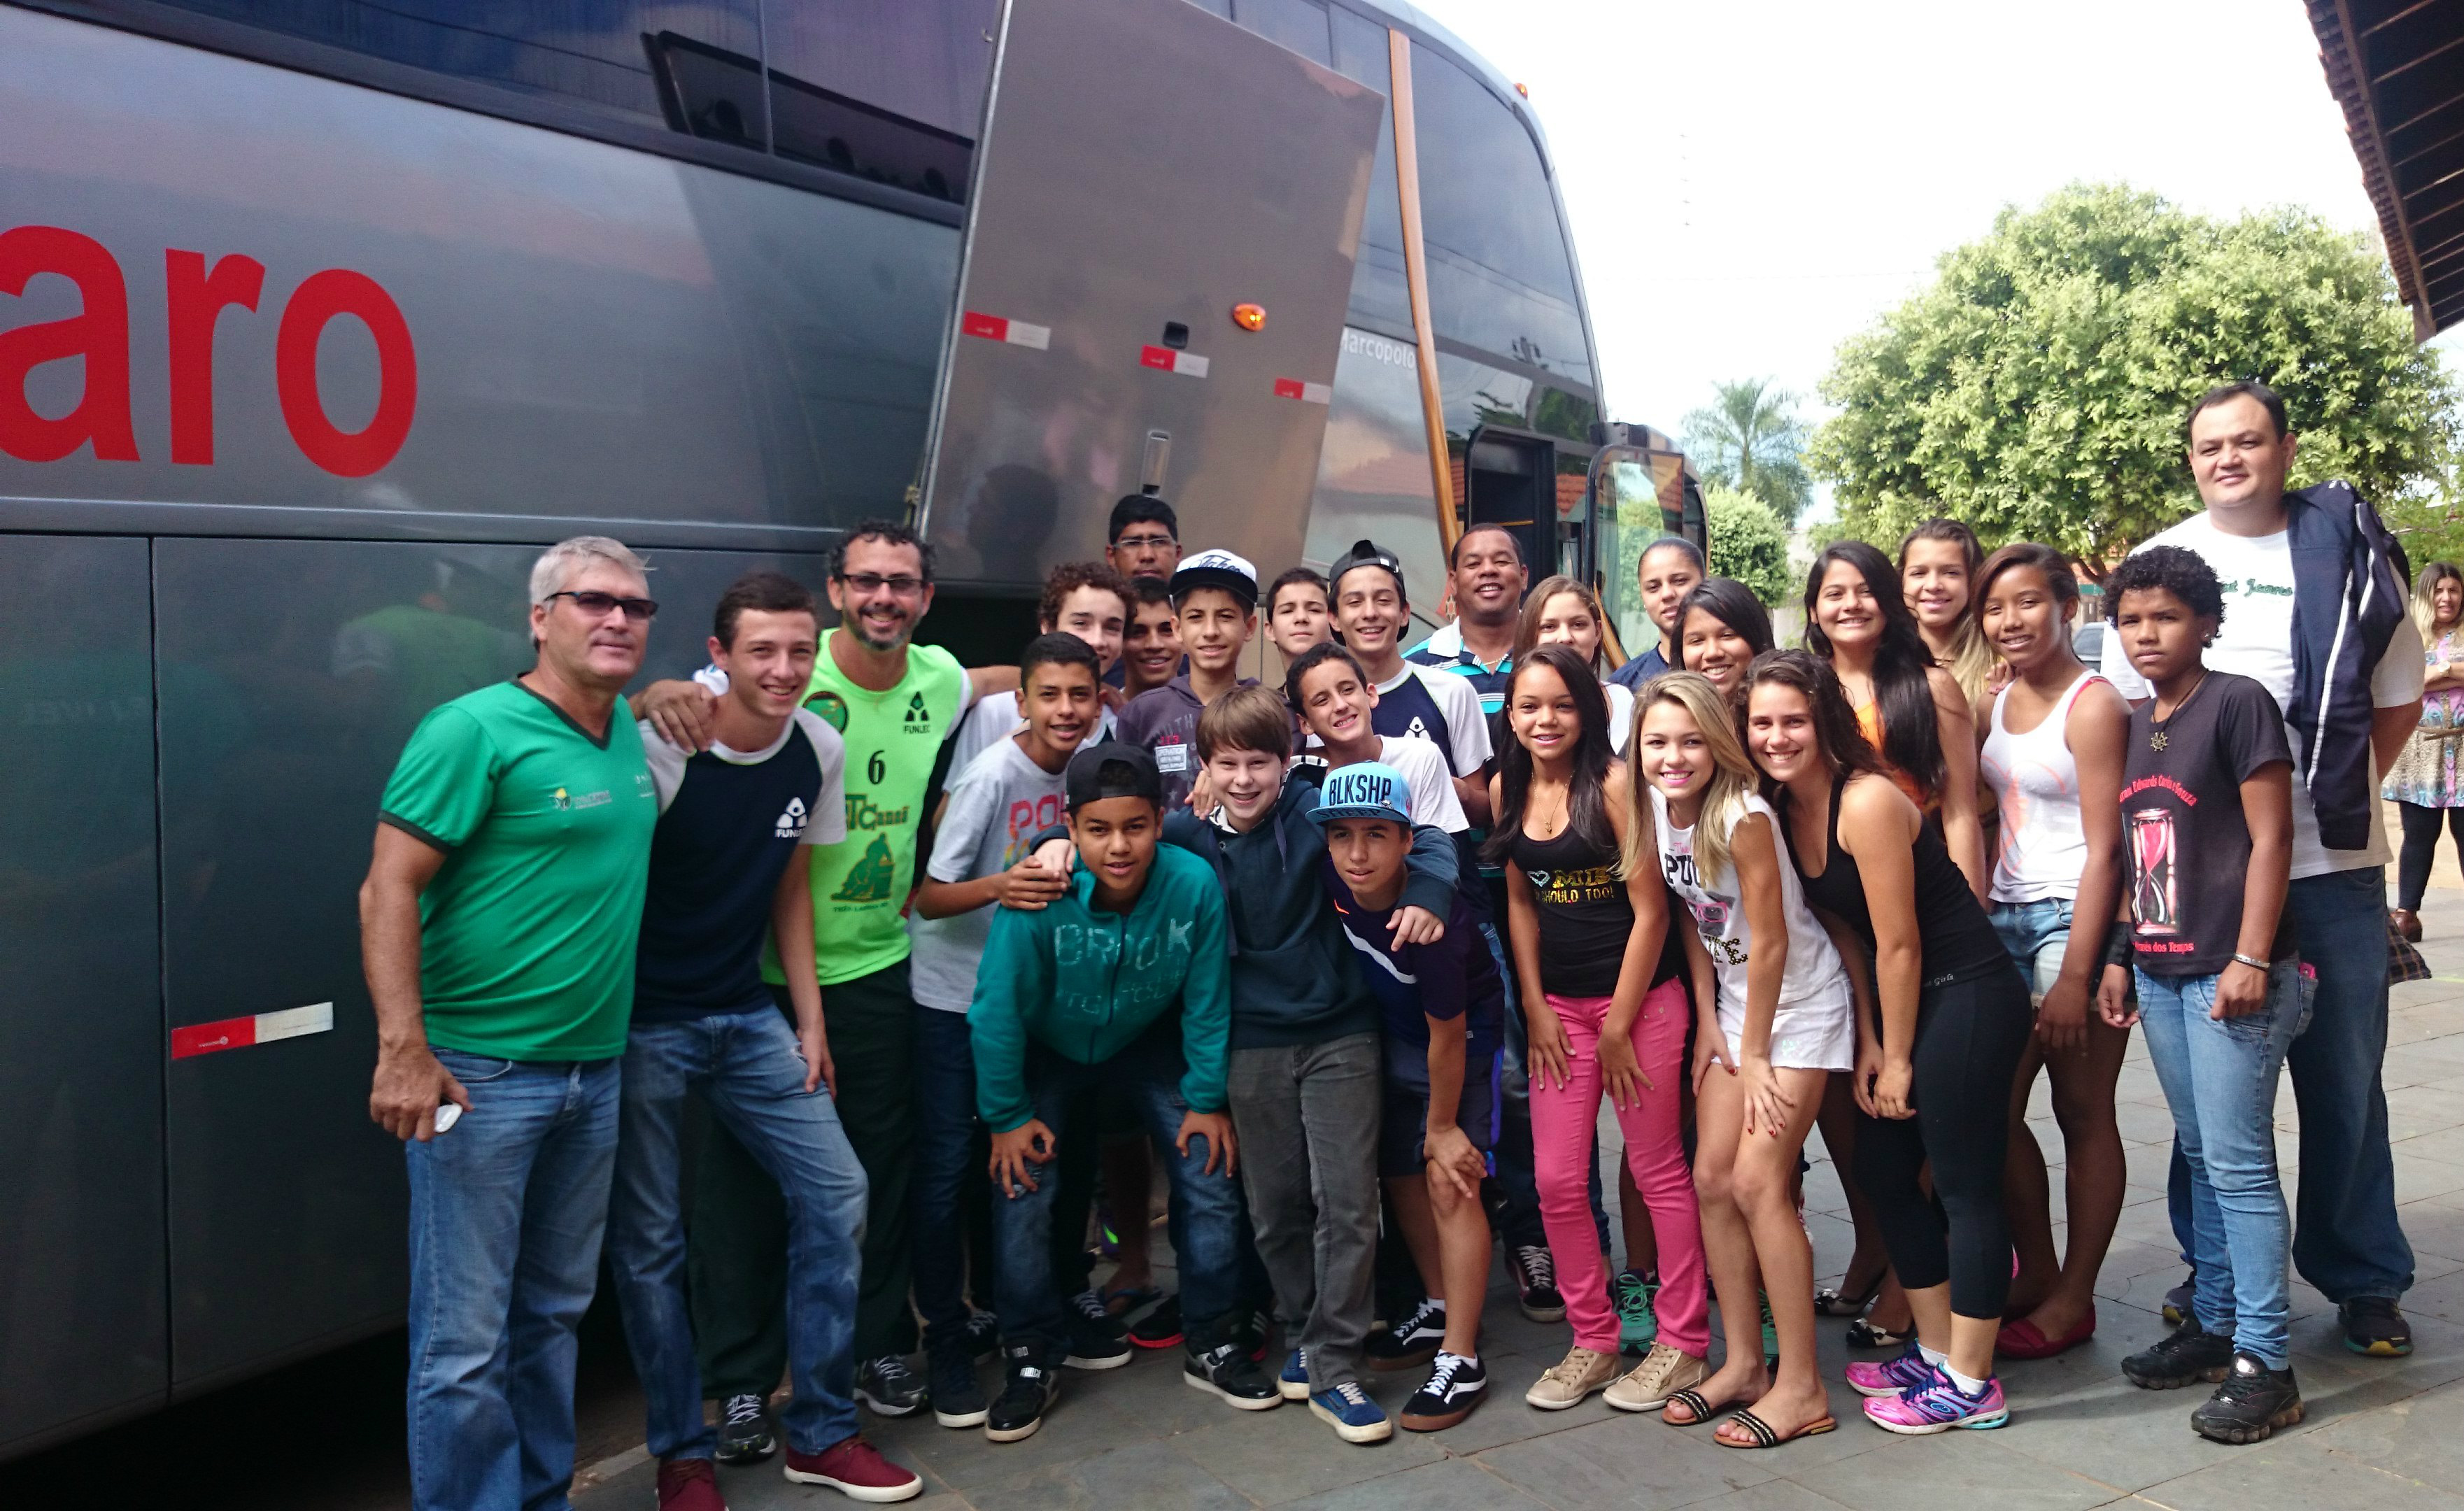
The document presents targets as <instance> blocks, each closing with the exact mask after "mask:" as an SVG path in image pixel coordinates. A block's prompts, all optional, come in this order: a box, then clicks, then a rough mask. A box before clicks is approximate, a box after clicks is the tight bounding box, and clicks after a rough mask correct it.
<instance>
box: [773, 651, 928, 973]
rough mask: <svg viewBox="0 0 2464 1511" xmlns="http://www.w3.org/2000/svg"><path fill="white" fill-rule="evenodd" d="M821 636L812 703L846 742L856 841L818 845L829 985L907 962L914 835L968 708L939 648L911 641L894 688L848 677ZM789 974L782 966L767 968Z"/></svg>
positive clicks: (820, 956) (816, 946) (817, 920)
mask: <svg viewBox="0 0 2464 1511" xmlns="http://www.w3.org/2000/svg"><path fill="white" fill-rule="evenodd" d="M841 633H843V631H841V630H835V629H833V630H828V631H825V633H824V634H823V636H822V650H821V654H820V655H818V656H816V657H814V658H813V686H812V690H810V691H808V692H806V693H805V694H804V707H806V708H808V709H811V710H812V711H813V712H816V713H819V714H820V715H821V716H822V717H823V718H824V719H825V720H827V721H828V723H829V725H830V727H831V728H832V729H835V730H837V731H838V732H839V734H840V735H841V736H842V737H843V738H844V739H845V740H846V741H847V838H846V839H845V840H843V841H841V842H840V843H836V844H819V845H815V846H813V863H812V865H813V955H814V959H815V962H816V964H817V965H818V966H819V968H820V972H819V974H820V975H821V981H822V985H824V986H833V985H836V984H837V983H839V982H841V981H852V980H854V979H855V978H856V977H857V976H860V975H870V974H872V973H874V972H875V971H883V970H887V969H889V968H890V967H891V966H893V965H896V964H897V963H898V962H899V961H901V960H904V959H906V958H907V953H908V948H909V944H908V935H907V919H906V916H905V913H904V909H906V907H907V894H908V891H909V889H910V888H911V887H912V886H913V882H914V877H915V833H916V829H917V827H918V826H919V825H920V824H921V823H922V822H923V821H924V789H925V787H926V786H927V785H928V784H929V783H930V782H931V781H932V779H933V762H934V760H935V757H936V756H938V755H940V753H941V741H942V740H944V739H946V738H948V737H949V734H950V732H951V731H952V730H954V729H956V728H957V723H958V716H959V715H960V714H962V713H964V712H966V711H967V672H966V668H963V667H961V666H959V665H958V658H957V657H956V656H953V655H951V654H950V653H949V652H948V651H946V650H943V649H942V648H941V647H939V646H908V647H907V675H906V676H904V677H902V678H900V679H899V682H898V685H897V686H896V687H894V688H891V689H890V690H888V691H886V692H874V691H872V690H869V689H866V688H860V687H857V686H856V685H855V684H854V683H852V682H849V681H848V680H847V677H846V676H845V675H844V674H842V673H841V672H840V670H839V668H838V664H837V663H836V662H834V661H832V660H831V659H830V640H831V638H832V637H833V636H836V635H839V634H841ZM764 974H766V975H767V976H768V978H769V979H770V980H773V981H777V980H781V979H783V977H781V975H780V974H779V971H778V967H777V965H776V964H775V963H774V964H771V965H769V966H767V967H766V968H765V972H764Z"/></svg>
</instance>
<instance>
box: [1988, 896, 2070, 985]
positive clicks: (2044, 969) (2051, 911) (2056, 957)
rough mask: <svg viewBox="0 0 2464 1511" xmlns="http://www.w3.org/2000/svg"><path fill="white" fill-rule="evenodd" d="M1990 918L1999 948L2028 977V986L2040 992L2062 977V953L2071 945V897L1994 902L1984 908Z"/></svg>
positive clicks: (2020, 972)
mask: <svg viewBox="0 0 2464 1511" xmlns="http://www.w3.org/2000/svg"><path fill="white" fill-rule="evenodd" d="M1985 915H1986V917H1988V918H1989V919H1991V920H1992V923H1993V931H1994V933H1996V934H1998V935H2000V936H2001V939H2002V948H2003V949H2005V950H2007V951H2009V952H2010V953H2011V960H2012V963H2013V964H2015V965H2016V966H2018V968H2019V974H2021V975H2022V976H2025V977H2026V978H2027V981H2028V990H2029V991H2031V992H2033V993H2035V995H2036V996H2044V995H2045V994H2046V993H2047V992H2050V991H2052V990H2053V989H2054V983H2055V982H2056V981H2057V980H2059V979H2060V978H2061V974H2062V955H2063V954H2064V953H2067V952H2068V951H2069V949H2070V947H2071V900H2070V899H2069V898H2067V897H2044V898H2039V899H2037V900H2036V901H2035V902H2033V903H1995V904H1993V905H1992V906H1991V907H1990V908H1988V909H1986V911H1985Z"/></svg>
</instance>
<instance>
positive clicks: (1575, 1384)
mask: <svg viewBox="0 0 2464 1511" xmlns="http://www.w3.org/2000/svg"><path fill="white" fill-rule="evenodd" d="M1616 1377H1617V1355H1616V1354H1614V1353H1595V1352H1594V1351H1593V1350H1591V1349H1589V1348H1585V1347H1580V1346H1577V1347H1573V1348H1571V1349H1568V1350H1567V1353H1566V1357H1565V1358H1564V1359H1562V1360H1560V1361H1559V1362H1558V1363H1556V1364H1554V1365H1552V1366H1551V1367H1550V1369H1549V1372H1548V1373H1546V1374H1543V1375H1542V1376H1541V1377H1540V1378H1539V1379H1537V1380H1534V1381H1532V1382H1531V1389H1529V1391H1524V1392H1523V1399H1524V1400H1526V1401H1528V1402H1529V1403H1530V1404H1531V1405H1533V1406H1536V1407H1538V1408H1540V1410H1542V1411H1544V1412H1562V1411H1564V1410H1565V1409H1566V1408H1568V1407H1570V1406H1580V1405H1582V1404H1583V1397H1585V1396H1587V1395H1589V1394H1591V1393H1592V1392H1593V1391H1596V1390H1598V1389H1599V1388H1600V1387H1602V1386H1604V1385H1606V1384H1608V1383H1609V1381H1611V1380H1613V1379H1615V1378H1616Z"/></svg>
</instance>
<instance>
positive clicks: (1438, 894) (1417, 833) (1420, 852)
mask: <svg viewBox="0 0 2464 1511" xmlns="http://www.w3.org/2000/svg"><path fill="white" fill-rule="evenodd" d="M1403 869H1404V872H1405V875H1404V878H1403V898H1402V906H1403V907H1406V908H1425V909H1428V910H1429V911H1430V912H1431V913H1434V914H1436V915H1437V917H1439V918H1440V919H1441V920H1442V919H1444V918H1445V917H1446V916H1447V915H1448V914H1450V913H1452V912H1453V911H1454V907H1455V889H1456V887H1458V886H1460V885H1461V883H1462V881H1463V865H1462V853H1461V852H1460V851H1458V850H1457V849H1456V848H1455V840H1454V836H1453V835H1450V834H1448V833H1446V831H1445V830H1443V829H1440V828H1435V827H1432V826H1431V825H1429V824H1425V823H1416V824H1414V825H1412V852H1411V853H1410V854H1409V855H1406V856H1404V857H1403Z"/></svg>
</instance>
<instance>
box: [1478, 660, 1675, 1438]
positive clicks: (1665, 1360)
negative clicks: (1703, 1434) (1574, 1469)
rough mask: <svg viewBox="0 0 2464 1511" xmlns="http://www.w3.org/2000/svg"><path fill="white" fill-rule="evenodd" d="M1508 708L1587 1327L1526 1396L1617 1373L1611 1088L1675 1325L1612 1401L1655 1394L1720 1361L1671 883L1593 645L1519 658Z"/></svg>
mask: <svg viewBox="0 0 2464 1511" xmlns="http://www.w3.org/2000/svg"><path fill="white" fill-rule="evenodd" d="M1506 712H1507V722H1508V724H1509V726H1510V727H1511V729H1512V731H1513V734H1514V740H1513V742H1512V743H1510V744H1508V745H1507V747H1506V748H1505V750H1504V751H1503V752H1501V753H1500V755H1499V757H1498V774H1497V776H1496V777H1494V778H1493V779H1492V780H1491V782H1490V784H1489V801H1490V803H1491V806H1492V808H1493V810H1494V811H1495V813H1496V815H1497V819H1496V821H1495V823H1494V824H1493V825H1492V826H1491V831H1490V839H1489V842H1488V847H1489V849H1490V851H1491V852H1492V853H1493V855H1494V857H1495V858H1496V859H1497V860H1499V861H1500V862H1503V863H1505V864H1506V867H1507V870H1506V887H1507V931H1508V933H1509V934H1510V936H1511V938H1512V941H1513V951H1514V969H1515V974H1516V976H1517V978H1518V979H1519V981H1520V983H1521V985H1522V988H1523V1009H1524V1014H1525V1018H1526V1024H1527V1029H1528V1034H1527V1041H1528V1044H1529V1050H1528V1059H1527V1063H1528V1066H1529V1072H1530V1077H1531V1142H1532V1152H1533V1163H1534V1165H1535V1166H1536V1172H1537V1174H1538V1176H1539V1185H1540V1220H1541V1223H1542V1225H1543V1226H1544V1227H1545V1228H1546V1229H1547V1230H1548V1234H1549V1248H1550V1250H1551V1253H1552V1254H1554V1255H1555V1257H1556V1260H1557V1280H1558V1285H1559V1288H1560V1289H1561V1290H1563V1292H1564V1293H1565V1297H1566V1315H1567V1318H1568V1320H1569V1321H1571V1322H1572V1323H1573V1326H1574V1346H1573V1348H1572V1349H1571V1350H1570V1351H1569V1352H1568V1353H1567V1355H1566V1357H1565V1359H1564V1360H1563V1361H1562V1362H1561V1363H1559V1364H1557V1365H1556V1366H1554V1367H1553V1368H1551V1369H1550V1370H1549V1371H1548V1372H1547V1373H1545V1374H1543V1375H1541V1377H1540V1378H1539V1380H1538V1381H1537V1382H1536V1383H1535V1384H1534V1385H1533V1386H1532V1387H1531V1389H1530V1390H1529V1391H1527V1392H1526V1393H1525V1395H1524V1399H1525V1400H1526V1401H1529V1403H1530V1404H1531V1405H1533V1406H1536V1407H1540V1408H1542V1409H1543V1410H1546V1411H1562V1410H1564V1409H1565V1408H1567V1407H1570V1406H1574V1405H1577V1404H1578V1403H1580V1402H1581V1401H1582V1400H1583V1398H1584V1397H1585V1396H1588V1395H1590V1394H1591V1393H1592V1392H1593V1391H1597V1390H1599V1389H1601V1388H1602V1387H1604V1386H1610V1382H1611V1381H1612V1380H1613V1379H1616V1375H1617V1330H1618V1329H1617V1313H1616V1311H1615V1310H1614V1309H1613V1308H1612V1307H1611V1305H1610V1303H1609V1292H1608V1264H1607V1257H1606V1256H1605V1255H1603V1254H1601V1253H1600V1247H1599V1238H1598V1236H1597V1234H1596V1233H1595V1231H1594V1229H1593V1226H1592V1210H1591V1198H1590V1195H1589V1189H1590V1182H1591V1171H1592V1163H1593V1160H1594V1158H1595V1152H1594V1151H1595V1129H1596V1127H1597V1123H1598V1118H1599V1110H1600V1093H1601V1092H1602V1091H1603V1090H1605V1091H1606V1092H1607V1093H1608V1096H1609V1100H1610V1102H1611V1103H1612V1104H1613V1105H1614V1106H1616V1108H1617V1125H1618V1127H1619V1128H1622V1129H1623V1130H1624V1134H1625V1144H1626V1161H1627V1168H1628V1169H1629V1170H1631V1171H1632V1172H1633V1174H1634V1181H1635V1185H1636V1186H1637V1187H1638V1188H1639V1190H1640V1192H1641V1193H1642V1197H1643V1201H1644V1204H1645V1205H1646V1206H1648V1207H1649V1208H1650V1211H1651V1225H1652V1232H1653V1236H1654V1237H1655V1238H1656V1239H1657V1240H1658V1245H1659V1249H1660V1276H1661V1290H1660V1295H1659V1301H1658V1307H1657V1309H1658V1313H1659V1324H1660V1327H1659V1340H1658V1341H1657V1342H1656V1343H1654V1344H1653V1346H1652V1348H1651V1352H1650V1353H1649V1354H1648V1355H1646V1356H1645V1357H1644V1359H1643V1361H1642V1363H1641V1364H1640V1365H1639V1366H1637V1367H1636V1369H1634V1370H1633V1372H1632V1373H1630V1374H1628V1375H1627V1376H1626V1377H1625V1378H1624V1379H1622V1380H1617V1382H1616V1384H1615V1386H1613V1387H1611V1388H1610V1391H1609V1400H1610V1402H1611V1404H1613V1405H1617V1406H1621V1407H1624V1408H1626V1409H1627V1410H1630V1411H1643V1410H1648V1409H1652V1408H1656V1407H1658V1406H1660V1405H1661V1403H1662V1402H1664V1401H1665V1400H1666V1399H1667V1398H1668V1396H1669V1394H1670V1393H1671V1392H1672V1391H1678V1390H1682V1389H1683V1388H1684V1387H1686V1386H1688V1385H1691V1384H1693V1383H1694V1382H1695V1381H1698V1380H1700V1379H1702V1378H1703V1377H1704V1375H1705V1373H1706V1372H1707V1371H1706V1367H1705V1364H1704V1359H1703V1356H1704V1354H1705V1352H1706V1351H1707V1350H1708V1348H1709V1346H1710V1328H1709V1319H1708V1314H1707V1302H1706V1298H1705V1291H1704V1268H1703V1235H1702V1225H1701V1218H1700V1216H1699V1215H1698V1212H1697V1208H1696V1204H1695V1200H1694V1192H1693V1186H1692V1182H1691V1181H1690V1180H1689V1179H1688V1178H1687V1175H1686V1172H1685V1156H1684V1152H1683V1147H1682V1146H1681V1145H1680V1143H1679V1139H1678V1127H1677V1124H1678V1096H1679V1093H1680V1091H1681V1090H1682V1087H1683V1083H1682V1081H1681V1079H1680V1078H1682V1077H1683V1075H1684V1072H1685V1063H1684V1055H1685V1027H1686V1024H1687V1022H1688V1021H1689V1020H1690V1018H1691V1016H1692V1015H1691V1014H1690V1013H1689V1011H1688V1010H1687V1006H1686V995H1685V983H1684V981H1683V980H1682V979H1678V978H1675V977H1673V976H1672V978H1671V979H1669V980H1666V981H1663V982H1657V983H1655V982H1654V981H1653V979H1652V977H1653V974H1654V972H1655V969H1656V968H1657V967H1658V965H1659V962H1660V959H1661V943H1662V941H1663V940H1664V938H1665V937H1666V933H1667V930H1668V913H1669V909H1668V889H1667V887H1664V886H1663V885H1662V884H1661V880H1660V877H1659V875H1658V874H1657V872H1656V869H1655V867H1653V866H1650V865H1645V866H1643V867H1641V868H1639V869H1631V868H1629V867H1628V866H1626V865H1624V864H1623V863H1622V861H1621V855H1622V853H1623V848H1622V847H1623V846H1624V845H1625V843H1626V834H1627V827H1628V825H1629V824H1630V823H1631V822H1632V818H1631V812H1632V808H1631V803H1630V801H1629V799H1628V797H1627V793H1626V780H1627V777H1626V769H1625V766H1624V764H1623V763H1622V762H1620V761H1618V760H1617V759H1616V758H1615V757H1614V756H1612V755H1610V752H1609V731H1608V703H1607V699H1606V697H1605V696H1604V695H1603V694H1602V693H1601V691H1600V684H1599V679H1598V678H1596V677H1595V676H1594V675H1593V674H1592V671H1591V668H1589V667H1588V666H1586V665H1585V664H1584V662H1583V660H1582V658H1581V657H1580V656H1578V655H1577V654H1575V653H1574V652H1573V651H1572V650H1569V649H1568V648H1566V647H1565V646H1559V645H1541V646H1536V647H1534V648H1533V649H1532V650H1531V651H1530V653H1529V655H1528V656H1525V657H1518V658H1517V659H1516V661H1515V667H1514V672H1513V675H1512V676H1511V678H1510V679H1509V680H1508V681H1507V689H1506ZM1643 844H1644V849H1645V851H1646V852H1648V850H1649V848H1650V841H1649V840H1648V839H1646V840H1645V841H1644V842H1643Z"/></svg>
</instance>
